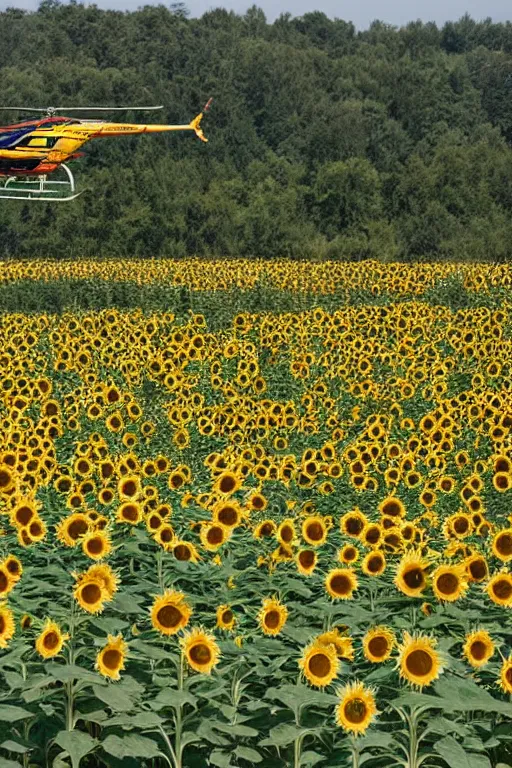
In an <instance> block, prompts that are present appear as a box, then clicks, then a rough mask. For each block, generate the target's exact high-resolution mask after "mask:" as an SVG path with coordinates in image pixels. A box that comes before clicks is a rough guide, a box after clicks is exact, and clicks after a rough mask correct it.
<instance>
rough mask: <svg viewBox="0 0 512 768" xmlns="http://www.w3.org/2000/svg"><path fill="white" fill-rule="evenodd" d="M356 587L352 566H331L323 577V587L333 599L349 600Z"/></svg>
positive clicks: (355, 577)
mask: <svg viewBox="0 0 512 768" xmlns="http://www.w3.org/2000/svg"><path fill="white" fill-rule="evenodd" d="M357 587H358V583H357V576H356V574H355V572H354V571H353V570H352V568H333V569H332V570H331V571H329V573H328V574H327V576H326V577H325V588H326V590H327V592H328V593H329V595H330V596H331V597H332V598H333V600H350V599H351V598H352V593H353V592H354V590H355V589H357Z"/></svg>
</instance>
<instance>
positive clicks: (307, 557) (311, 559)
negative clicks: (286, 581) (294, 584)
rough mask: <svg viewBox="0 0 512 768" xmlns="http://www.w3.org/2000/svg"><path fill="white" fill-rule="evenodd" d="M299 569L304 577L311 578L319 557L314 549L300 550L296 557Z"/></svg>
mask: <svg viewBox="0 0 512 768" xmlns="http://www.w3.org/2000/svg"><path fill="white" fill-rule="evenodd" d="M295 561H296V563H297V569H298V571H299V573H300V574H302V576H311V574H312V573H313V571H314V570H315V568H316V564H317V562H318V555H317V554H316V552H315V551H314V550H313V549H300V550H299V551H298V552H297V554H296V556H295Z"/></svg>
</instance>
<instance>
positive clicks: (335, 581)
mask: <svg viewBox="0 0 512 768" xmlns="http://www.w3.org/2000/svg"><path fill="white" fill-rule="evenodd" d="M330 583H331V589H332V591H333V592H334V593H335V594H337V595H347V594H348V593H349V592H350V591H351V590H352V584H351V581H350V579H349V578H348V577H347V576H345V575H344V574H338V575H337V576H333V578H332V579H331V582H330Z"/></svg>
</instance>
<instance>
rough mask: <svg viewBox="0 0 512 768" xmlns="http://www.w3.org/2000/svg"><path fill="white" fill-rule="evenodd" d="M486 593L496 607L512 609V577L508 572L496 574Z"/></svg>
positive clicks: (486, 587)
mask: <svg viewBox="0 0 512 768" xmlns="http://www.w3.org/2000/svg"><path fill="white" fill-rule="evenodd" d="M485 591H486V592H487V594H488V595H489V597H490V598H491V600H492V601H493V603H496V605H502V606H503V607H504V608H512V575H511V574H510V573H508V571H500V572H499V573H496V574H495V575H494V576H493V577H492V578H491V579H490V580H489V581H488V582H487V585H486V586H485Z"/></svg>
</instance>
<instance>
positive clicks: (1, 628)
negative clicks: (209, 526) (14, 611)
mask: <svg viewBox="0 0 512 768" xmlns="http://www.w3.org/2000/svg"><path fill="white" fill-rule="evenodd" d="M4 632H5V619H4V617H3V616H0V637H2V635H3V633H4Z"/></svg>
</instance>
